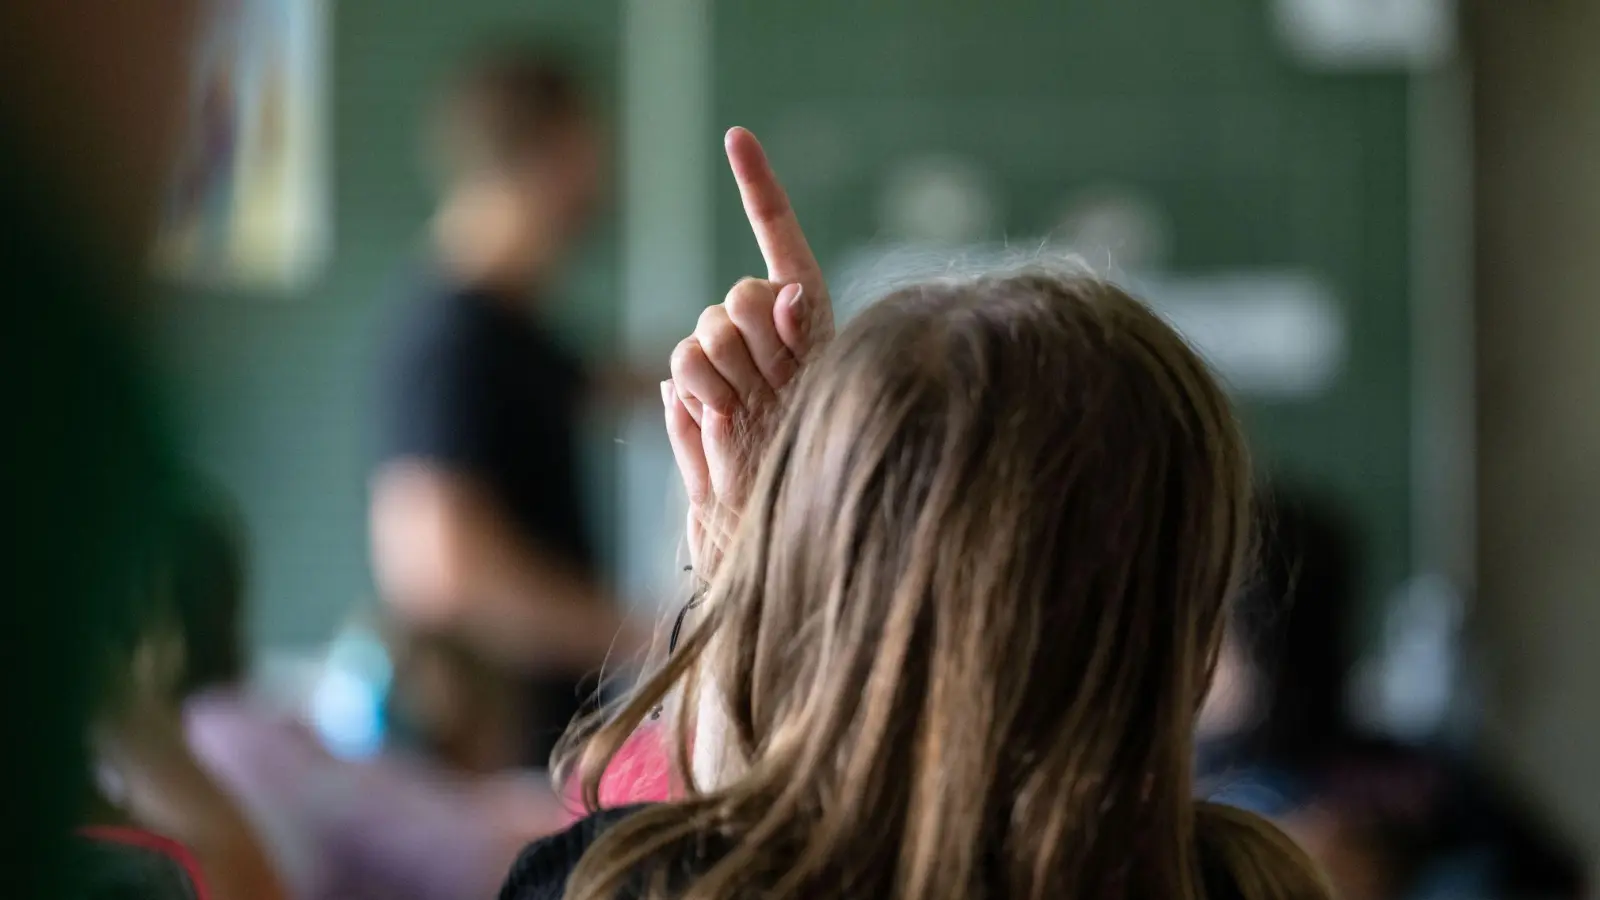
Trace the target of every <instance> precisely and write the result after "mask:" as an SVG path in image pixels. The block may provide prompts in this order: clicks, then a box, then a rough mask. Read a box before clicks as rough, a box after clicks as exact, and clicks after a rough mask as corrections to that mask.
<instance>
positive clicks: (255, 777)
mask: <svg viewBox="0 0 1600 900" xmlns="http://www.w3.org/2000/svg"><path fill="white" fill-rule="evenodd" d="M230 507H231V504H230V503H229V502H228V500H227V498H226V497H225V495H223V494H222V493H221V492H220V491H217V490H214V489H204V488H200V487H197V488H196V489H194V490H191V491H188V492H187V493H186V494H185V502H184V503H183V505H182V506H181V507H180V508H179V509H178V510H177V515H176V517H175V518H176V527H175V529H174V531H175V539H174V541H173V543H172V550H173V552H172V555H171V562H170V567H169V569H168V578H167V583H168V584H169V585H170V591H171V596H172V600H173V607H174V612H175V622H176V628H175V630H174V634H175V636H176V637H177V638H178V643H177V645H176V648H175V652H176V653H178V654H179V656H180V657H181V660H180V662H181V664H176V671H177V675H176V676H175V677H174V678H173V679H171V680H172V681H173V683H174V685H175V687H176V692H177V693H178V694H179V695H180V697H179V698H178V699H181V702H182V719H181V720H179V719H178V718H177V717H176V715H171V716H163V717H161V718H160V721H163V722H165V721H169V719H170V721H172V722H173V723H175V724H176V723H178V722H180V721H181V725H178V727H175V728H174V729H172V730H171V732H170V734H171V735H174V736H176V738H177V740H178V741H179V742H182V743H180V748H181V749H180V748H168V750H169V752H168V753H166V754H165V756H166V758H170V759H184V758H188V757H189V754H190V753H192V754H193V757H192V758H193V759H195V760H198V764H197V766H196V768H197V769H203V771H204V776H203V777H204V778H205V779H206V780H211V779H214V780H215V782H216V783H217V784H220V785H221V786H222V788H223V789H225V791H226V792H227V795H228V796H229V797H230V798H231V802H237V803H238V804H239V806H240V807H241V808H242V810H243V814H244V816H245V817H246V818H247V819H248V821H249V824H250V826H251V827H252V828H253V832H254V834H256V835H259V838H260V841H261V843H262V844H263V845H264V847H265V852H266V854H267V855H268V856H270V859H271V863H270V864H271V866H272V868H273V870H274V872H275V873H276V874H277V875H280V876H281V877H282V880H283V883H284V886H285V888H286V890H287V894H288V896H291V897H294V898H297V900H361V898H369V897H370V898H385V900H471V898H477V897H487V896H490V895H491V894H492V892H493V891H494V888H495V886H496V885H497V884H498V882H499V880H500V878H501V876H502V875H503V874H504V872H505V869H506V867H507V866H508V865H509V864H510V862H511V860H512V859H513V858H515V855H516V852H517V850H518V848H520V847H521V846H522V844H524V843H526V842H527V841H528V840H530V839H531V838H533V837H537V836H539V835H541V834H544V833H547V832H550V831H553V830H555V829H556V828H557V827H559V826H560V825H561V824H562V823H563V821H564V819H565V812H564V809H563V807H562V805H561V804H560V803H559V802H558V801H557V799H556V796H555V794H554V792H553V791H552V790H551V789H550V787H549V785H548V782H546V781H544V780H542V779H539V778H533V777H515V776H504V777H477V778H464V777H456V776H451V775H449V774H448V773H442V772H439V771H437V770H436V769H435V768H434V767H431V766H429V765H427V764H426V763H425V762H423V761H421V760H411V759H405V758H397V757H386V758H383V759H380V760H374V761H368V762H352V761H346V760H341V759H336V758H334V757H333V756H331V755H329V754H328V753H327V752H326V751H325V750H324V749H323V747H322V746H321V744H320V742H319V741H318V739H317V736H316V735H315V733H314V732H313V731H312V729H311V728H310V727H309V726H308V725H306V724H305V722H304V720H303V718H302V717H301V716H300V715H299V714H298V713H297V712H296V710H294V709H293V708H286V707H284V706H282V705H280V704H277V703H274V702H272V701H271V700H268V699H267V698H266V697H264V696H263V695H262V693H261V692H259V691H257V690H254V689H252V688H251V687H250V686H248V685H247V683H246V682H247V674H248V672H249V668H250V666H249V662H250V654H249V653H248V650H247V643H246V639H245V634H244V631H245V629H244V622H245V619H246V613H247V610H248V604H247V602H246V583H247V577H246V569H247V557H248V552H247V548H246V541H245V537H244V531H243V528H242V525H241V523H240V521H239V518H238V516H237V515H235V514H234V513H233V512H232V510H231V508H230ZM173 709H176V705H174V707H173ZM162 733H167V732H165V731H164V732H162ZM187 780H188V781H190V782H196V781H198V780H199V779H198V778H195V777H190V778H188V779H187ZM130 786H131V787H134V788H138V789H141V793H142V794H144V795H145V796H152V795H155V794H156V791H155V790H154V788H157V787H161V785H160V784H156V783H149V782H146V781H144V780H138V781H135V782H134V783H133V784H132V785H130ZM166 793H167V794H169V795H170V793H171V792H170V791H167V792H166ZM175 812H176V813H179V814H183V813H184V812H185V811H184V810H181V809H179V810H176V811H175ZM183 821H184V819H183V818H179V822H180V824H181V823H183ZM168 830H169V831H170V830H171V829H168ZM219 897H221V898H222V900H226V896H225V895H222V894H220V893H219Z"/></svg>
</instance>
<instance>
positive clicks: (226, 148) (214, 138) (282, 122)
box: [157, 0, 330, 288]
mask: <svg viewBox="0 0 1600 900" xmlns="http://www.w3.org/2000/svg"><path fill="white" fill-rule="evenodd" d="M214 15H215V19H214V20H213V21H212V22H211V23H210V26H209V32H208V35H207V38H206V40H204V41H203V42H202V44H201V47H200V51H199V55H198V56H197V58H196V60H195V77H194V82H193V93H192V96H191V107H190V109H191V119H190V133H189V140H188V144H187V147H186V150H185V153H184V156H183V159H182V164H181V166H180V169H179V171H178V174H177V177H176V179H175V182H174V188H173V191H172V195H171V197H170V200H169V206H168V208H167V212H166V219H165V222H164V223H163V229H162V234H161V238H160V241H159V243H158V247H157V252H158V259H157V262H158V266H159V268H160V269H161V270H162V271H163V272H164V273H165V274H167V275H169V276H171V277H174V278H176V279H178V280H180V281H184V282H199V283H204V284H218V285H224V286H246V287H285V288H287V287H294V286H296V285H297V284H300V283H303V282H304V281H306V280H307V279H309V278H310V277H312V276H313V275H314V274H315V272H316V271H317V270H318V268H319V267H320V265H321V263H322V261H323V260H324V259H325V258H326V256H327V253H328V249H329V248H328V239H329V231H330V227H329V225H330V209H329V206H330V203H329V195H328V188H327V150H328V148H327V125H326V121H325V111H326V104H325V96H324V92H325V89H326V84H325V73H326V65H325V59H324V54H325V51H326V49H327V46H328V40H327V26H328V9H327V0H224V2H222V3H220V4H219V5H218V7H217V8H216V12H215V14H214Z"/></svg>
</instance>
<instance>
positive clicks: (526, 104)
mask: <svg viewBox="0 0 1600 900" xmlns="http://www.w3.org/2000/svg"><path fill="white" fill-rule="evenodd" d="M588 113H589V98H588V96H587V94H586V93H585V91H584V90H583V87H582V80H581V79H580V78H579V76H578V75H577V73H576V69H575V68H574V67H573V66H572V65H571V64H570V63H569V62H567V60H566V57H565V56H564V55H563V54H561V53H559V52H557V51H555V50H553V49H551V48H548V47H541V46H534V45H529V44H521V43H511V44H499V45H495V46H491V47H487V48H483V49H480V50H478V51H477V52H474V53H472V54H470V55H469V56H468V57H467V59H466V61H465V62H464V63H463V64H462V65H461V66H460V68H459V70H458V72H457V73H456V75H455V76H454V77H453V78H451V79H450V81H449V82H448V84H447V86H446V89H445V92H444V96H443V98H442V102H441V103H440V104H439V108H438V110H437V122H436V124H437V126H438V129H437V133H436V135H435V136H436V138H437V139H438V142H439V146H438V148H437V149H438V150H439V152H440V155H441V157H442V159H441V161H442V163H443V165H444V167H445V173H446V175H447V176H449V177H456V176H460V175H464V174H475V173H478V172H482V171H485V170H493V169H501V168H507V167H512V166H516V165H519V164H521V163H524V162H526V161H527V160H529V159H530V158H534V157H536V156H537V155H538V154H540V153H542V152H543V151H544V150H545V149H547V147H548V145H549V143H550V140H551V137H552V136H553V135H555V134H557V133H559V132H561V131H562V129H564V128H565V127H567V126H570V125H572V124H573V123H575V122H580V121H582V120H583V119H584V118H585V117H586V116H587V115H588Z"/></svg>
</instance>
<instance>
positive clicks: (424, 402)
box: [371, 45, 643, 771]
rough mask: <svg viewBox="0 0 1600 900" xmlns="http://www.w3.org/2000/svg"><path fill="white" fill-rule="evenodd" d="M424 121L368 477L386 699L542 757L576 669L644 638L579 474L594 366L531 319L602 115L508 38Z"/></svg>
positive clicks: (587, 207) (470, 66)
mask: <svg viewBox="0 0 1600 900" xmlns="http://www.w3.org/2000/svg"><path fill="white" fill-rule="evenodd" d="M434 126H435V128H434V132H433V137H434V139H435V146H436V149H437V151H438V152H437V156H438V158H439V160H440V161H441V163H442V168H443V179H444V189H443V196H442V198H441V200H440V203H439V209H438V213H437V216H436V218H435V220H434V223H433V253H434V259H433V262H434V266H433V272H432V274H431V275H430V276H428V277H426V278H425V279H423V281H422V282H421V283H420V284H418V285H417V286H416V287H415V293H416V297H415V298H414V304H413V307H412V308H411V309H410V310H409V317H408V318H407V320H406V321H405V323H404V325H403V326H402V327H401V328H400V329H399V331H398V333H397V335H396V336H395V338H394V340H393V342H392V345H391V346H390V347H389V351H390V352H389V353H388V355H387V357H386V359H385V367H384V370H383V372H382V376H381V377H382V382H381V398H380V407H379V412H380V434H379V441H380V444H381V446H380V454H381V458H380V462H379V465H378V467H377V470H376V472H375V475H374V479H373V483H372V490H373V496H372V506H371V537H372V549H373V554H374V567H375V572H376V576H377V580H378V583H379V587H380V591H381V593H382V595H383V598H384V600H385V601H386V603H387V606H388V609H389V612H390V614H391V616H392V618H393V620H394V623H393V624H394V626H395V632H396V633H397V634H399V635H401V636H402V639H401V640H399V641H398V642H397V648H396V654H395V655H396V658H397V662H398V664H399V665H398V668H397V673H396V682H395V684H396V690H395V703H394V704H393V710H394V713H395V718H396V720H397V721H398V723H399V727H400V728H401V729H402V730H409V731H410V732H411V734H412V737H413V738H414V739H415V740H416V743H419V744H420V745H422V746H423V747H425V748H426V749H427V750H428V751H429V752H431V753H432V754H433V755H435V756H436V757H437V758H440V759H443V760H445V761H448V762H449V763H450V764H452V765H453V766H456V767H458V768H460V769H463V770H467V771H492V770H496V769H501V768H504V767H507V766H512V765H523V766H529V765H538V766H542V765H544V764H545V763H546V761H547V760H548V758H549V755H550V751H551V749H552V748H553V746H554V744H555V741H556V739H557V738H558V737H559V736H560V734H561V733H562V731H563V730H564V729H565V727H566V726H567V724H568V723H569V722H570V721H571V720H572V719H573V717H574V716H575V715H576V714H578V713H579V712H580V710H581V708H582V703H583V701H584V699H585V697H586V696H589V695H591V694H592V693H593V690H594V685H593V684H592V683H589V682H587V681H586V679H587V678H588V676H590V675H591V674H593V673H595V672H597V671H598V670H599V669H600V668H601V667H602V665H603V664H604V663H606V661H607V660H608V658H616V659H626V658H627V657H628V655H629V654H631V653H632V651H633V650H635V649H636V648H637V647H639V646H642V643H643V640H642V638H641V637H639V636H638V635H639V634H642V632H635V631H634V630H633V629H631V628H629V627H628V626H627V625H626V618H625V616H624V614H623V611H622V608H621V604H620V603H619V602H618V601H617V598H616V597H615V596H613V594H612V593H611V592H610V591H608V589H607V588H606V586H605V585H604V584H603V582H602V579H601V576H600V573H599V571H598V565H597V559H596V550H595V546H594V544H593V537H592V534H591V528H590V524H589V522H588V521H587V516H586V513H585V505H584V498H583V496H582V493H581V489H580V482H581V477H580V471H579V470H580V465H579V431H580V417H581V416H582V414H583V413H584V411H585V408H586V407H587V406H588V404H589V403H590V401H591V400H593V399H594V398H595V397H596V395H597V394H598V393H601V392H602V390H603V387H602V385H601V384H600V382H601V381H604V379H596V378H591V377H590V375H589V373H588V371H587V370H586V368H585V366H584V365H583V363H582V362H580V360H579V359H578V358H577V357H576V356H575V355H574V354H573V353H572V352H571V351H570V350H569V349H568V348H566V347H565V346H563V344H562V342H561V340H560V339H559V338H558V337H557V335H556V334H555V333H554V331H553V330H552V329H551V327H550V326H549V324H547V323H546V321H545V320H544V314H545V311H546V305H547V304H548V303H549V302H550V295H551V292H552V291H553V289H554V282H555V279H556V277H557V275H558V273H559V271H560V269H561V266H562V264H563V263H564V262H565V261H566V258H567V256H568V255H569V253H570V252H571V251H572V249H573V247H574V245H575V244H576V242H577V241H578V240H579V239H580V238H581V237H582V235H583V234H584V233H585V230H586V226H587V224H588V223H589V221H590V219H591V217H592V216H593V215H594V213H595V211H596V207H597V204H598V203H599V200H600V198H601V196H602V189H603V187H604V178H603V174H604V164H603V159H604V157H603V138H602V130H601V128H600V126H599V123H598V121H597V119H596V116H595V114H594V112H593V111H592V107H591V105H590V101H589V99H588V97H587V96H586V94H585V93H584V90H583V88H582V87H581V86H580V84H579V82H578V80H577V78H576V76H575V75H574V74H573V73H572V71H571V70H570V69H568V68H567V67H566V66H565V64H564V63H563V62H561V61H559V60H558V58H557V57H554V56H551V55H549V54H548V53H546V52H545V51H543V50H539V49H530V48H527V47H523V46H518V45H512V46H509V47H506V48H500V49H495V50H491V51H489V52H485V53H482V54H480V55H476V56H474V57H472V58H470V59H469V60H468V61H467V63H466V64H465V65H464V67H463V68H462V69H461V71H460V72H459V73H458V75H457V76H456V77H455V78H454V79H453V80H452V81H451V82H450V84H449V86H448V87H447V89H446V90H445V92H444V96H443V99H442V102H441V103H440V104H439V110H438V114H437V118H436V120H435V122H434ZM614 651H616V652H615V653H614Z"/></svg>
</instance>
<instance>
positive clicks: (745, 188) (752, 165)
mask: <svg viewBox="0 0 1600 900" xmlns="http://www.w3.org/2000/svg"><path fill="white" fill-rule="evenodd" d="M725 143H726V145H727V151H728V164H729V166H731V167H732V168H733V178H734V180H735V181H737V182H738V183H739V196H740V197H741V198H742V199H743V200H744V213H745V216H746V217H748V218H749V219H750V230H751V231H753V232H755V235H756V243H757V244H759V245H760V246H761V256H762V258H763V259H765V260H766V262H767V278H768V279H769V280H771V281H773V282H776V283H778V284H791V283H795V282H798V283H800V284H802V285H804V286H805V288H806V291H807V292H808V293H813V296H815V295H816V294H820V293H821V291H822V289H823V286H822V282H821V279H820V277H819V275H820V271H821V270H820V268H819V267H818V266H817V260H816V258H815V257H813V256H812V255H811V247H810V245H808V244H807V243H806V236H805V234H804V233H803V232H801V230H800V222H799V221H798V220H796V219H795V217H794V210H793V209H792V208H791V207H790V206H789V195H788V194H786V193H784V191H783V186H782V185H780V184H778V179H777V176H775V175H773V174H772V166H771V165H769V164H768V163H767V154H766V153H765V151H763V150H762V149H761V142H760V141H757V140H756V136H755V135H753V134H751V133H750V132H749V131H747V130H745V129H743V128H733V129H730V130H729V131H728V136H727V139H726V141H725Z"/></svg>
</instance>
